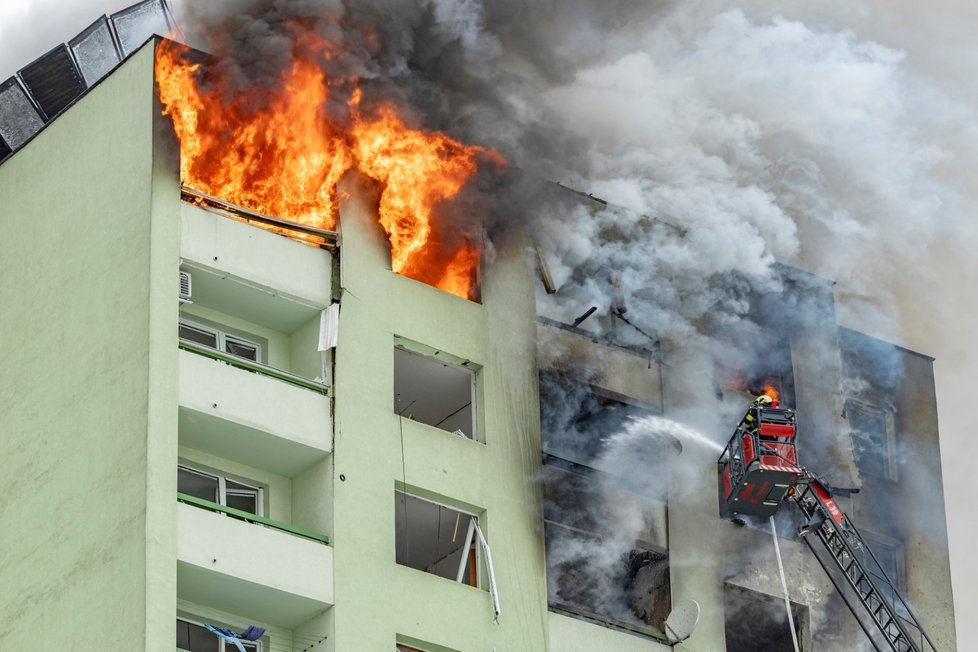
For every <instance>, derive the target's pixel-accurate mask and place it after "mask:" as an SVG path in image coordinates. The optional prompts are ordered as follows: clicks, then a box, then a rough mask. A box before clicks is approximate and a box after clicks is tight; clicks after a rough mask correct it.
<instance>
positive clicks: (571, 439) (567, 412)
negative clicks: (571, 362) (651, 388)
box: [540, 372, 655, 466]
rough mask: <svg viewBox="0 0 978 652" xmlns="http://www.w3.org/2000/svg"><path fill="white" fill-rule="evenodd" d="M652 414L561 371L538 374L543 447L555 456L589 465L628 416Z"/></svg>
mask: <svg viewBox="0 0 978 652" xmlns="http://www.w3.org/2000/svg"><path fill="white" fill-rule="evenodd" d="M654 414H655V413H654V412H652V411H650V410H648V409H644V408H641V407H637V406H635V405H630V404H628V403H624V402H622V401H620V400H617V399H615V398H611V397H608V396H607V395H606V394H605V393H604V392H600V391H596V389H595V388H593V387H591V386H589V385H588V384H586V383H582V382H580V381H576V380H574V379H572V378H569V377H567V376H566V375H565V374H559V373H553V372H549V373H543V374H541V375H540V429H541V436H542V438H543V450H544V452H546V453H549V454H551V455H554V456H556V457H559V458H562V459H565V460H570V461H572V462H575V463H578V464H584V465H588V466H592V465H593V464H595V463H596V461H597V459H598V458H599V456H600V455H601V454H602V452H605V451H606V450H607V443H608V441H609V439H610V438H612V437H614V436H615V435H616V434H619V433H622V432H624V430H625V426H626V425H627V424H628V423H629V421H630V420H631V419H634V418H638V417H643V416H651V415H654Z"/></svg>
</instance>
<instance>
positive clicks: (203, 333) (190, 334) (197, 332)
mask: <svg viewBox="0 0 978 652" xmlns="http://www.w3.org/2000/svg"><path fill="white" fill-rule="evenodd" d="M180 339H182V340H188V341H190V342H196V343H197V344H203V345H204V346H209V347H211V348H212V349H217V350H218V351H224V352H225V353H230V354H231V355H235V356H238V357H239V358H245V359H246V360H254V361H255V362H260V361H261V345H260V344H258V343H257V342H251V341H249V340H246V339H244V338H242V337H238V336H237V335H230V334H228V333H225V332H224V331H221V330H219V329H217V328H211V327H210V326H204V325H203V324H198V323H195V322H191V321H188V320H186V319H181V320H180Z"/></svg>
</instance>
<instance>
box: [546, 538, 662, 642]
mask: <svg viewBox="0 0 978 652" xmlns="http://www.w3.org/2000/svg"><path fill="white" fill-rule="evenodd" d="M545 534H546V540H547V598H548V602H549V604H550V607H551V609H553V610H555V611H558V612H563V613H569V614H571V615H577V616H583V617H586V618H587V617H593V618H594V619H595V620H598V621H600V622H602V623H604V624H608V625H612V626H620V627H623V628H626V629H628V628H630V627H629V626H632V627H638V628H643V627H646V628H652V629H654V630H656V631H659V632H662V631H665V630H664V629H663V628H664V623H665V619H666V617H667V616H668V615H669V611H670V610H671V609H672V599H671V589H670V581H669V555H668V553H667V552H666V551H665V550H660V549H657V548H655V547H654V546H652V545H650V544H649V543H648V542H644V541H638V540H636V541H631V542H628V543H627V544H625V545H622V542H619V541H616V540H614V538H613V537H605V536H601V535H598V534H595V533H593V532H586V531H583V530H577V529H574V528H571V527H567V526H565V525H562V524H557V523H552V522H548V523H547V524H546V528H545Z"/></svg>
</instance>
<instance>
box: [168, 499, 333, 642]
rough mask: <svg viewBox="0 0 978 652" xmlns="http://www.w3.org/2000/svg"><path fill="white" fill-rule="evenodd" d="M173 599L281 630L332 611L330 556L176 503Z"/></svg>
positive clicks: (307, 543)
mask: <svg viewBox="0 0 978 652" xmlns="http://www.w3.org/2000/svg"><path fill="white" fill-rule="evenodd" d="M177 510H178V511H177V594H178V597H180V598H181V599H186V600H190V601H191V602H196V603H198V604H207V605H209V606H212V607H214V608H217V609H221V610H223V611H227V612H230V613H236V614H240V615H241V616H243V617H245V618H252V619H255V620H260V621H262V622H268V623H272V624H275V625H279V626H281V627H286V628H292V627H295V626H297V625H299V624H301V623H303V622H306V621H307V620H309V619H310V618H312V617H313V616H315V615H316V614H318V613H321V612H322V611H324V610H325V609H327V608H329V607H330V606H331V605H332V604H333V550H332V548H331V547H330V546H328V545H324V544H323V543H322V542H320V541H314V540H310V539H307V538H302V537H301V536H295V535H293V534H291V533H288V532H282V531H279V530H277V529H273V528H270V527H263V526H262V525H259V524H254V523H247V522H244V521H242V520H239V519H236V518H230V517H228V516H226V515H224V514H221V513H215V512H212V511H207V510H205V509H201V508H200V507H196V506H193V505H188V504H184V503H180V504H179V505H178V506H177Z"/></svg>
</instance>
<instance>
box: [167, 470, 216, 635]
mask: <svg viewBox="0 0 978 652" xmlns="http://www.w3.org/2000/svg"><path fill="white" fill-rule="evenodd" d="M177 491H179V492H180V493H183V494H188V495H190V496H195V497H197V498H203V499H204V500H210V501H212V502H215V503H216V502H218V481H217V478H215V477H213V476H209V475H204V474H202V473H197V472H196V471H191V470H190V469H187V468H184V467H182V466H181V467H178V468H177ZM205 631H206V630H205Z"/></svg>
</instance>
